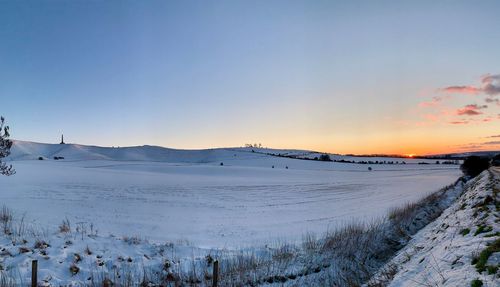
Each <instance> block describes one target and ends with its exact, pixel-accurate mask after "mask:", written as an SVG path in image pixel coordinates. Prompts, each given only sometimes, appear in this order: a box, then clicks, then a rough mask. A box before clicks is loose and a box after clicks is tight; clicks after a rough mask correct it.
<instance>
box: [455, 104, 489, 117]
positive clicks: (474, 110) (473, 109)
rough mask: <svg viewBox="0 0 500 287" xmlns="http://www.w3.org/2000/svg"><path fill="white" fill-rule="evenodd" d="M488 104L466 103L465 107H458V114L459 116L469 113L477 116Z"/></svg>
mask: <svg viewBox="0 0 500 287" xmlns="http://www.w3.org/2000/svg"><path fill="white" fill-rule="evenodd" d="M487 107H488V106H487V105H482V106H478V105H476V104H474V105H466V106H465V107H463V108H461V109H458V110H457V111H456V114H457V115H459V116H463V115H467V116H477V115H481V114H483V113H482V112H481V111H480V110H482V109H486V108H487Z"/></svg>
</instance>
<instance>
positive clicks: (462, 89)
mask: <svg viewBox="0 0 500 287" xmlns="http://www.w3.org/2000/svg"><path fill="white" fill-rule="evenodd" d="M439 90H440V91H441V92H443V93H446V94H469V95H477V94H479V93H480V92H481V89H480V88H477V87H474V86H450V87H446V88H441V89H439Z"/></svg>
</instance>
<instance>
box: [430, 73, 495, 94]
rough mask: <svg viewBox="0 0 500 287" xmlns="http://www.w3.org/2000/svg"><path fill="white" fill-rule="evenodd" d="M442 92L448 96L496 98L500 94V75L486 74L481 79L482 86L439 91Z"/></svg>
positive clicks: (456, 87) (450, 87)
mask: <svg viewBox="0 0 500 287" xmlns="http://www.w3.org/2000/svg"><path fill="white" fill-rule="evenodd" d="M439 91H440V92H442V93H446V94H468V95H477V94H486V95H489V96H496V95H499V94H500V74H498V75H491V74H486V75H484V76H482V77H481V86H449V87H446V88H441V89H439Z"/></svg>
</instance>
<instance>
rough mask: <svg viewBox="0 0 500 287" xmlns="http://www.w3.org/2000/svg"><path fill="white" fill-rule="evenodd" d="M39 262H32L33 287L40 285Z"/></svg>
mask: <svg viewBox="0 0 500 287" xmlns="http://www.w3.org/2000/svg"><path fill="white" fill-rule="evenodd" d="M37 269H38V260H33V261H31V287H37V285H38V282H37V281H38V278H37V277H38V274H37V272H38V270H37Z"/></svg>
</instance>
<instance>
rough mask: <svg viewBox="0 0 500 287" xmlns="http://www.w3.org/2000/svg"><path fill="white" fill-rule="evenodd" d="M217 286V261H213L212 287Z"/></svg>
mask: <svg viewBox="0 0 500 287" xmlns="http://www.w3.org/2000/svg"><path fill="white" fill-rule="evenodd" d="M218 285H219V260H215V261H214V270H213V276H212V287H218Z"/></svg>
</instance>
